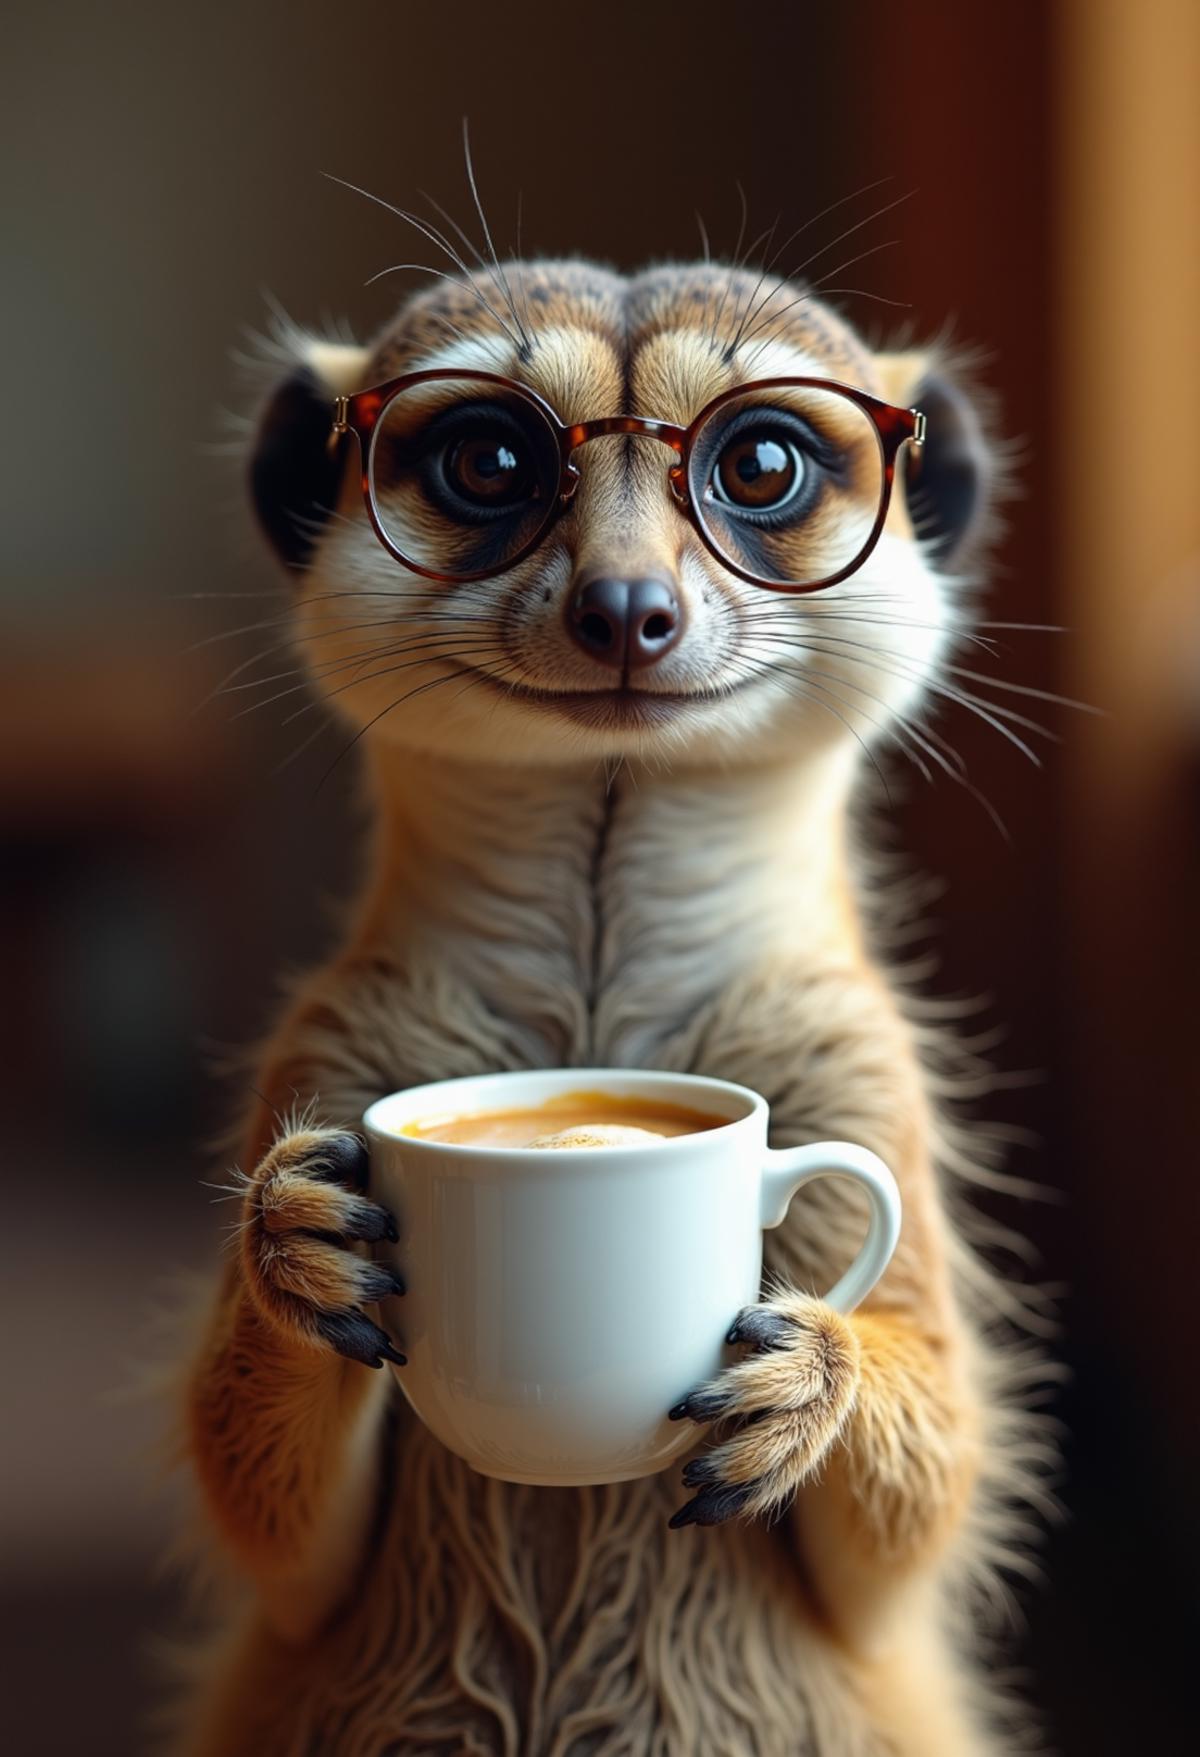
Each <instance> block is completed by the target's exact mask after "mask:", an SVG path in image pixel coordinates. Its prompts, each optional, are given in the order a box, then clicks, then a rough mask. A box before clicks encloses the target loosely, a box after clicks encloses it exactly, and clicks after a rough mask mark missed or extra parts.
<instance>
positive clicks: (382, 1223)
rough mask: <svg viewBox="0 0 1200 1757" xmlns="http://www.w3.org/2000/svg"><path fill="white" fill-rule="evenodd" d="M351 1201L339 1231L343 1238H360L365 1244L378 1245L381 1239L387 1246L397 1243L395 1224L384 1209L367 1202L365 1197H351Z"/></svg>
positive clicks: (397, 1234)
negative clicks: (386, 1241)
mask: <svg viewBox="0 0 1200 1757" xmlns="http://www.w3.org/2000/svg"><path fill="white" fill-rule="evenodd" d="M351 1201H352V1203H353V1206H352V1207H351V1208H350V1209H349V1211H348V1213H347V1214H346V1217H345V1219H344V1220H343V1221H342V1223H341V1226H340V1229H339V1230H340V1232H341V1235H342V1237H343V1238H360V1239H362V1240H363V1241H364V1243H366V1244H378V1242H379V1240H380V1239H382V1238H385V1239H387V1240H388V1242H389V1244H397V1243H398V1242H399V1239H400V1234H399V1232H398V1231H397V1229H396V1222H395V1221H394V1220H393V1219H392V1217H391V1215H390V1214H389V1213H388V1211H387V1209H386V1208H381V1207H380V1206H379V1204H378V1202H371V1201H368V1199H367V1197H366V1196H358V1197H352V1198H351Z"/></svg>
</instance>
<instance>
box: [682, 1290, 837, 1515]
mask: <svg viewBox="0 0 1200 1757" xmlns="http://www.w3.org/2000/svg"><path fill="white" fill-rule="evenodd" d="M728 1340H729V1341H730V1342H731V1343H744V1344H746V1345H748V1346H749V1347H750V1348H751V1349H753V1351H754V1352H753V1353H751V1354H748V1355H747V1356H746V1358H745V1359H743V1360H740V1361H738V1362H737V1363H736V1364H735V1365H733V1366H731V1367H727V1368H726V1369H725V1370H724V1372H722V1373H720V1374H718V1376H717V1377H716V1378H715V1379H713V1380H712V1381H711V1382H710V1383H709V1384H708V1385H704V1386H701V1388H700V1389H699V1390H697V1391H693V1392H692V1394H691V1395H690V1396H689V1397H685V1398H684V1400H683V1402H682V1403H679V1404H677V1405H676V1406H675V1408H674V1409H673V1410H672V1411H671V1419H672V1420H673V1421H683V1420H690V1421H697V1422H717V1423H720V1424H721V1427H722V1430H724V1428H725V1424H727V1423H728V1424H729V1426H730V1430H731V1431H729V1433H728V1437H723V1438H721V1442H720V1444H718V1445H716V1446H714V1447H713V1449H712V1450H711V1451H709V1452H706V1453H705V1454H704V1456H703V1457H701V1458H693V1459H692V1460H691V1462H690V1463H689V1464H687V1465H686V1466H685V1467H684V1471H683V1481H684V1485H685V1487H687V1488H689V1489H694V1490H696V1491H698V1492H697V1493H696V1495H695V1498H694V1499H693V1500H690V1501H689V1502H688V1503H687V1505H686V1506H683V1507H681V1508H680V1509H679V1511H678V1512H677V1513H676V1514H675V1515H674V1516H673V1518H672V1519H671V1521H670V1523H671V1525H672V1526H674V1527H678V1526H681V1525H717V1524H719V1523H720V1522H721V1521H722V1520H725V1519H730V1518H733V1517H734V1516H735V1515H738V1514H742V1515H745V1516H747V1517H750V1516H752V1515H755V1514H768V1513H772V1512H775V1511H777V1510H778V1509H779V1508H781V1507H783V1506H784V1505H785V1504H786V1503H787V1502H788V1501H789V1500H790V1499H791V1497H792V1495H793V1494H794V1493H795V1491H796V1490H797V1489H798V1488H799V1486H800V1484H801V1483H802V1482H803V1481H804V1479H805V1478H806V1477H808V1476H810V1475H811V1474H812V1472H813V1471H814V1470H815V1469H816V1468H817V1467H818V1466H819V1465H820V1463H821V1461H822V1460H823V1459H824V1457H825V1456H826V1454H827V1453H828V1451H829V1449H830V1447H831V1446H832V1445H833V1444H834V1442H835V1441H836V1439H837V1437H838V1435H839V1434H840V1432H841V1430H842V1428H843V1426H844V1425H845V1422H846V1419H847V1417H848V1416H849V1414H850V1411H851V1409H852V1408H853V1407H854V1398H855V1394H856V1391H857V1389H858V1371H859V1348H858V1340H857V1338H856V1336H855V1334H854V1331H853V1330H852V1328H851V1327H850V1324H849V1323H848V1322H847V1320H846V1319H845V1318H843V1317H841V1316H840V1315H839V1314H838V1313H837V1312H835V1311H833V1310H832V1309H831V1308H830V1307H829V1306H826V1305H823V1304H822V1303H821V1301H820V1300H815V1299H808V1298H806V1297H805V1296H804V1295H802V1294H785V1295H783V1296H781V1297H778V1298H776V1299H772V1300H765V1301H763V1303H762V1304H761V1305H756V1306H747V1307H746V1309H745V1310H744V1311H743V1312H742V1313H741V1314H740V1315H739V1317H738V1318H737V1320H736V1322H735V1323H734V1326H733V1328H732V1329H731V1330H730V1332H729V1337H728ZM734 1424H736V1425H734Z"/></svg>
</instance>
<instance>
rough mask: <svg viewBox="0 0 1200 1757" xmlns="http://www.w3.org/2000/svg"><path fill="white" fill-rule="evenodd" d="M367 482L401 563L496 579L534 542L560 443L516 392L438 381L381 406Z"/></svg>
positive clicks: (548, 501) (469, 381)
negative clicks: (489, 575) (495, 577)
mask: <svg viewBox="0 0 1200 1757" xmlns="http://www.w3.org/2000/svg"><path fill="white" fill-rule="evenodd" d="M368 475H369V480H370V486H371V496H372V500H373V502H374V506H375V515H376V517H377V518H378V520H379V523H380V525H381V526H382V528H383V530H384V531H385V532H386V533H387V536H388V539H389V540H390V542H391V543H393V544H394V545H395V547H396V549H397V550H398V551H399V552H400V554H401V555H402V556H404V558H405V560H407V561H410V562H412V563H413V564H414V565H415V566H417V567H419V568H424V569H426V570H428V571H429V572H431V573H437V574H445V575H447V576H448V577H450V578H452V579H465V578H468V577H470V576H472V575H475V574H489V573H498V572H500V571H501V570H502V569H503V568H505V567H507V566H508V564H509V563H510V562H511V561H512V560H513V558H514V557H515V556H516V555H518V554H519V553H520V551H521V550H522V549H524V548H525V547H526V546H527V545H528V544H529V543H531V542H532V541H533V539H534V538H535V537H536V536H537V534H538V532H539V531H540V530H541V528H542V526H543V525H544V524H545V522H546V520H547V519H548V518H549V516H550V513H551V511H552V510H553V507H554V503H555V497H556V495H557V492H558V483H559V451H558V443H557V440H556V438H555V435H554V432H553V430H552V428H551V427H550V425H549V423H548V421H547V420H546V418H545V417H544V416H543V415H542V413H541V412H540V410H539V409H538V408H537V407H536V406H535V405H534V404H532V403H530V402H527V401H526V400H525V398H524V397H522V396H521V395H520V394H519V393H518V392H516V391H510V390H507V389H506V388H505V387H504V386H503V385H497V384H490V383H487V382H486V381H481V380H479V379H473V378H471V377H469V376H467V377H463V378H448V379H436V380H433V381H431V382H429V383H425V384H415V385H410V386H409V387H408V388H407V389H406V390H402V391H401V392H400V393H399V394H398V395H397V396H394V397H393V398H392V399H391V401H390V402H389V403H388V404H387V406H386V408H385V409H384V411H383V413H382V415H381V416H380V418H379V421H378V423H377V425H376V428H375V432H374V435H373V437H372V441H371V451H370V462H369V467H368Z"/></svg>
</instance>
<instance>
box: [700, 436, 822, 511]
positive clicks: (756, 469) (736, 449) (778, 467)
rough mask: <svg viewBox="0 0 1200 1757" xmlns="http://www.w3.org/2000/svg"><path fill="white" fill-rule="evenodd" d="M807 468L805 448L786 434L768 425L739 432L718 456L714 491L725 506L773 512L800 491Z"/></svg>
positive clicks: (713, 478) (713, 483)
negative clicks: (801, 447) (801, 448)
mask: <svg viewBox="0 0 1200 1757" xmlns="http://www.w3.org/2000/svg"><path fill="white" fill-rule="evenodd" d="M807 468H808V466H807V464H806V462H805V458H804V454H803V452H802V451H801V450H800V448H799V446H798V445H797V444H796V443H795V441H794V440H793V439H791V438H789V437H788V436H787V435H786V434H783V433H779V432H777V431H773V430H772V429H771V428H768V427H764V428H761V429H760V430H758V431H752V432H748V433H746V432H743V433H739V434H738V435H737V436H736V437H735V438H733V439H731V440H729V441H728V442H727V443H726V444H725V445H724V446H723V447H722V449H721V451H720V453H719V455H718V457H717V461H716V464H715V466H714V468H713V474H712V492H713V495H714V497H715V498H716V499H717V500H720V501H723V502H724V503H725V505H726V506H737V507H745V508H747V509H748V510H751V511H755V512H768V511H771V512H773V511H776V510H778V509H780V508H782V507H785V506H787V505H788V503H789V502H790V501H792V500H794V499H795V498H796V496H797V495H798V494H799V493H800V491H801V489H802V488H803V486H804V478H805V475H806V474H807Z"/></svg>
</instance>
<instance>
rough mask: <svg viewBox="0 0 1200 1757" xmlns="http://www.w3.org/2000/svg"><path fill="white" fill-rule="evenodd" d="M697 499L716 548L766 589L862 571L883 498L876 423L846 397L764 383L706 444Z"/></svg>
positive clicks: (695, 469) (699, 446)
mask: <svg viewBox="0 0 1200 1757" xmlns="http://www.w3.org/2000/svg"><path fill="white" fill-rule="evenodd" d="M691 489H692V498H693V500H694V502H695V505H696V506H697V507H698V508H699V512H700V517H701V520H702V521H703V524H704V527H705V529H706V530H707V532H708V534H709V537H710V539H711V541H712V543H713V545H714V547H715V548H716V549H717V550H719V552H720V553H721V554H722V555H723V556H725V558H726V559H727V560H729V561H731V562H732V563H733V565H734V566H735V567H739V568H742V569H744V570H745V572H747V573H749V574H753V576H754V578H755V579H758V580H762V581H763V582H764V584H770V585H789V586H808V585H816V584H818V583H820V582H821V581H823V580H828V579H831V578H832V577H833V576H834V575H835V574H838V573H841V572H842V570H843V569H844V568H849V567H852V566H853V565H854V563H855V562H856V561H857V560H858V558H859V556H860V555H861V554H862V553H863V551H864V549H865V548H866V546H867V543H868V542H869V540H870V537H871V533H872V531H873V530H874V528H875V521H876V519H877V517H878V516H879V508H880V506H881V504H882V501H883V489H884V470H883V450H882V447H881V446H880V443H879V435H878V433H877V432H876V430H875V424H874V422H873V421H872V420H871V419H870V418H869V416H867V415H866V414H865V413H864V412H863V410H862V409H860V408H859V407H858V405H857V403H854V402H852V401H851V400H850V398H849V397H845V396H842V395H840V394H839V393H838V392H837V391H831V390H825V389H817V388H810V387H807V386H801V385H795V386H782V385H773V386H767V385H763V386H759V387H757V388H755V389H753V390H748V391H747V392H746V393H745V395H744V396H739V397H733V398H731V399H730V400H729V401H728V402H726V403H722V404H721V405H720V407H719V408H717V409H715V410H714V411H713V413H712V415H711V416H710V417H709V419H708V421H706V422H705V424H704V426H703V428H702V429H701V431H700V433H699V434H698V435H697V437H696V443H695V445H694V446H693V449H692V459H691Z"/></svg>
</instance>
